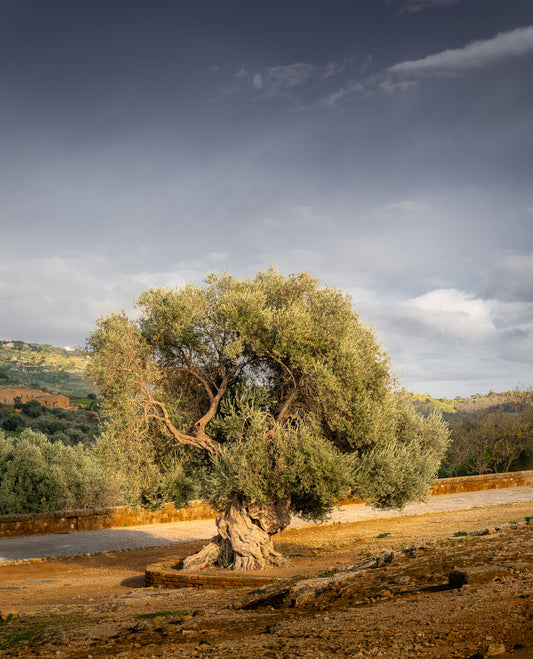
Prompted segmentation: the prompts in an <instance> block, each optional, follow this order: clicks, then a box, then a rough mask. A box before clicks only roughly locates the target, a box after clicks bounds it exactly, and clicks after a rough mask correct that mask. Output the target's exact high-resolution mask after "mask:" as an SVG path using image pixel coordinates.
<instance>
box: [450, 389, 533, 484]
mask: <svg viewBox="0 0 533 659" xmlns="http://www.w3.org/2000/svg"><path fill="white" fill-rule="evenodd" d="M499 398H500V399H501V400H500V401H499V402H498V403H497V404H496V405H492V406H487V407H484V408H482V409H480V410H477V411H476V410H475V411H472V412H463V413H459V414H456V415H453V416H449V417H448V422H449V425H450V428H451V441H450V445H449V448H448V450H447V452H446V455H445V458H444V460H443V463H442V466H441V469H440V475H441V476H442V477H446V476H462V475H469V474H486V473H491V472H502V471H515V470H518V469H531V468H532V467H533V391H531V390H528V391H519V390H515V391H510V392H507V393H506V394H504V395H500V397H499Z"/></svg>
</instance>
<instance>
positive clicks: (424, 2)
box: [401, 0, 461, 14]
mask: <svg viewBox="0 0 533 659" xmlns="http://www.w3.org/2000/svg"><path fill="white" fill-rule="evenodd" d="M457 2H461V0H407V2H406V3H405V5H404V7H403V8H402V10H401V11H402V12H407V13H409V14H414V13H416V12H419V11H423V10H424V9H442V8H444V7H449V6H450V5H454V4H456V3H457Z"/></svg>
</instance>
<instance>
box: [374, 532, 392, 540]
mask: <svg viewBox="0 0 533 659" xmlns="http://www.w3.org/2000/svg"><path fill="white" fill-rule="evenodd" d="M389 535H390V533H380V534H379V535H378V536H377V537H378V538H380V539H381V538H388V537H389Z"/></svg>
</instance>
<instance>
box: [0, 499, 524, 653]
mask: <svg viewBox="0 0 533 659" xmlns="http://www.w3.org/2000/svg"><path fill="white" fill-rule="evenodd" d="M532 514H533V510H532V505H531V502H515V503H508V504H504V505H494V506H489V507H482V508H473V509H468V510H461V511H454V512H449V511H448V512H433V513H428V514H426V515H424V516H420V515H414V516H402V517H389V518H382V519H374V520H365V521H358V522H348V523H335V524H331V525H328V526H322V527H302V528H297V529H292V530H287V531H285V532H284V533H283V534H281V535H280V536H279V537H278V541H277V545H278V548H279V549H280V550H281V551H283V552H284V553H285V554H286V555H287V556H289V557H290V558H291V560H292V561H293V563H294V567H293V568H290V569H286V570H283V571H278V572H277V573H276V576H279V577H284V578H287V577H292V578H296V576H297V575H300V577H302V576H306V575H307V576H312V575H317V574H319V573H322V572H323V571H324V570H339V569H344V568H343V566H346V565H352V564H354V563H356V562H357V561H361V559H363V558H365V557H368V556H370V555H377V554H380V553H382V552H384V551H387V552H390V551H395V550H398V549H401V548H405V547H412V546H413V545H414V544H416V545H418V546H421V547H422V545H424V543H426V542H431V544H429V545H427V546H425V545H424V546H423V547H422V548H421V549H420V551H418V550H417V552H415V554H414V555H413V556H412V557H411V558H409V559H408V560H405V561H404V562H400V563H398V565H397V566H396V565H391V566H389V567H386V566H385V567H383V568H379V569H375V570H369V571H368V573H366V576H361V577H360V578H358V579H355V581H353V582H351V583H347V584H345V588H344V590H343V591H338V592H336V591H331V592H329V593H326V595H324V596H322V595H321V596H319V597H318V596H317V597H316V599H314V600H312V601H311V602H308V604H307V605H305V606H300V607H289V608H279V609H278V608H276V607H269V606H266V607H260V608H258V609H256V610H247V609H243V608H242V604H243V603H245V601H246V600H247V598H248V599H249V598H250V597H251V596H252V595H253V593H251V592H250V591H249V590H248V589H242V590H231V591H212V590H211V591H195V590H192V589H184V590H178V591H160V590H159V591H158V590H154V589H151V588H148V589H147V588H144V587H143V580H144V577H143V575H144V568H145V567H146V565H147V564H149V563H153V562H156V561H163V560H165V559H167V558H172V559H176V558H179V557H183V556H185V555H187V554H189V553H192V552H193V551H195V550H196V549H197V548H198V546H199V545H200V543H190V544H186V543H181V544H177V545H175V546H173V547H171V548H169V547H163V548H156V549H149V550H146V549H135V550H132V551H119V552H115V553H113V552H110V553H108V554H100V555H97V556H92V557H77V558H71V559H66V560H53V561H45V562H40V563H25V564H18V565H17V564H13V563H11V564H5V565H3V566H0V611H2V612H3V613H2V617H3V618H5V619H6V620H5V621H4V622H0V656H6V657H33V656H40V657H52V656H54V657H69V658H70V657H72V658H76V659H79V658H81V657H84V658H85V659H87V658H89V657H94V658H95V659H96V657H98V658H100V657H125V658H126V657H128V658H129V657H135V658H137V657H210V658H216V657H230V656H231V657H233V658H238V657H243V658H245V657H246V658H251V657H276V658H278V657H281V658H287V659H288V658H289V657H301V658H302V659H312V658H313V657H375V656H381V657H390V658H391V659H392V658H394V659H398V658H403V657H430V658H431V657H446V658H448V657H483V656H489V654H487V653H486V652H488V651H489V650H490V648H492V650H490V651H495V652H496V651H498V652H500V651H503V648H505V649H506V650H507V651H510V652H511V653H510V654H507V655H501V656H510V657H515V658H516V659H518V657H520V659H522V658H525V657H531V656H533V638H532V637H531V636H530V634H529V631H530V630H531V628H532V627H533V625H532V622H533V597H532V593H533V588H532V576H531V572H530V571H529V570H527V569H524V570H515V571H514V573H511V571H510V572H509V574H508V575H506V576H505V578H500V579H499V580H496V581H490V582H489V583H486V584H481V585H477V586H465V587H463V588H461V589H459V590H450V589H449V588H448V586H447V583H448V574H449V571H450V570H451V568H452V567H454V566H457V565H476V566H479V565H488V564H492V563H494V562H499V563H501V562H505V563H509V562H513V563H515V564H516V563H518V562H522V563H524V562H525V563H529V564H532V565H533V525H527V526H523V525H522V526H518V527H516V528H514V527H506V528H504V529H503V530H502V531H500V532H497V533H493V532H492V527H497V526H499V525H502V524H506V523H509V522H519V521H522V522H523V521H524V520H525V518H526V517H529V516H531V515H532ZM478 529H489V531H491V532H489V533H487V534H486V535H484V536H465V535H463V534H465V533H470V532H472V531H475V530H478ZM450 538H452V539H450ZM9 612H11V613H9ZM528 630H529V631H528ZM502 644H503V645H502ZM520 645H521V646H523V647H522V648H520V647H518V646H520ZM476 652H477V653H479V654H475V653H476ZM524 653H526V654H524ZM494 656H496V655H494Z"/></svg>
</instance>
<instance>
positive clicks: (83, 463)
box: [0, 429, 116, 515]
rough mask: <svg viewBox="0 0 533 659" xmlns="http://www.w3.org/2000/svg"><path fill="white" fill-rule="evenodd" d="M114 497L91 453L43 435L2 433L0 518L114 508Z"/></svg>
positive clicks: (0, 442) (0, 447)
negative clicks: (9, 515) (77, 509)
mask: <svg viewBox="0 0 533 659" xmlns="http://www.w3.org/2000/svg"><path fill="white" fill-rule="evenodd" d="M115 497H116V494H115V492H114V489H113V487H112V485H111V486H110V485H109V484H108V483H106V481H105V479H104V477H103V476H102V474H101V470H100V468H99V466H98V464H97V462H96V461H95V459H94V457H93V455H92V453H90V452H89V451H87V450H85V449H84V448H83V447H81V446H76V447H70V446H65V445H64V444H62V443H61V442H56V443H52V442H50V441H49V440H48V438H47V437H46V436H45V435H43V434H42V433H36V432H34V431H32V430H30V429H26V430H24V432H23V433H22V434H21V436H20V437H5V436H4V434H3V433H0V514H3V515H7V514H18V513H37V512H43V511H47V510H61V509H65V508H92V507H95V506H105V505H112V504H113V503H114V502H115Z"/></svg>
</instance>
